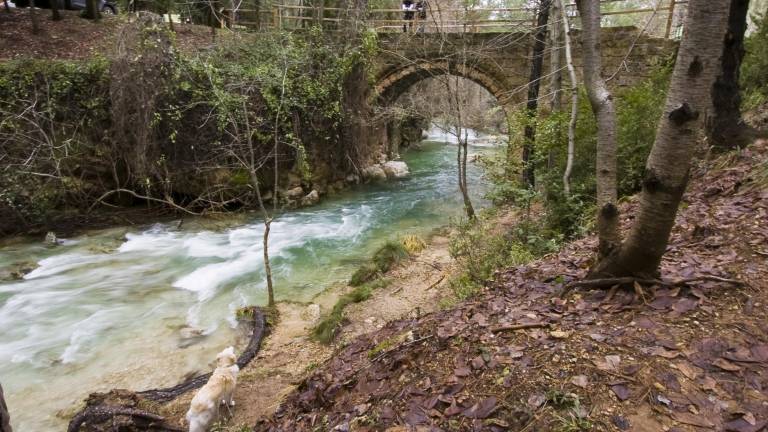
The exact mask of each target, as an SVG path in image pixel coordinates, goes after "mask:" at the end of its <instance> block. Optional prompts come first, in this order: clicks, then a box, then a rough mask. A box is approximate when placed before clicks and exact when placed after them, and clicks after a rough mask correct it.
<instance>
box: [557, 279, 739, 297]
mask: <svg viewBox="0 0 768 432" xmlns="http://www.w3.org/2000/svg"><path fill="white" fill-rule="evenodd" d="M701 281H714V282H722V283H730V284H734V285H738V286H744V285H746V282H744V281H740V280H738V279H728V278H723V277H720V276H714V275H701V276H694V277H689V278H683V279H678V280H674V281H669V280H663V279H645V278H636V277H631V276H628V277H620V278H605V279H588V280H582V281H576V282H571V283H569V284H568V285H566V286H565V287H564V288H563V290H562V292H561V293H560V297H561V298H562V297H565V296H566V295H567V294H568V293H569V292H571V291H572V290H573V289H575V288H605V287H613V286H620V285H630V284H632V285H634V284H635V283H638V284H640V285H659V286H666V287H672V286H678V285H685V284H687V283H691V282H701Z"/></svg>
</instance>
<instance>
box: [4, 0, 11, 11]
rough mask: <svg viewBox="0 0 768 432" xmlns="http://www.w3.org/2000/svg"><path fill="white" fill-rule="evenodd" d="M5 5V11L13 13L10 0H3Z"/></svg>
mask: <svg viewBox="0 0 768 432" xmlns="http://www.w3.org/2000/svg"><path fill="white" fill-rule="evenodd" d="M3 5H4V6H5V12H6V13H11V5H9V4H8V0H3Z"/></svg>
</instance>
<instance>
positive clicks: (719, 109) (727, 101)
mask: <svg viewBox="0 0 768 432" xmlns="http://www.w3.org/2000/svg"><path fill="white" fill-rule="evenodd" d="M730 5H731V6H730V11H729V14H728V34H727V37H726V38H725V39H724V40H723V58H722V62H721V65H720V68H721V69H720V74H719V75H718V76H717V80H716V81H715V86H714V88H713V89H712V104H713V107H714V112H713V115H712V117H711V120H710V121H709V122H708V123H707V138H708V139H709V144H710V145H713V146H714V147H716V148H720V149H730V148H735V147H741V146H744V145H746V144H748V143H749V140H750V139H751V138H752V137H753V136H754V131H752V129H751V128H750V127H749V125H747V124H746V123H745V122H744V120H743V119H742V118H741V92H740V88H739V69H741V61H742V59H743V58H744V33H745V32H746V31H747V12H748V11H749V0H730Z"/></svg>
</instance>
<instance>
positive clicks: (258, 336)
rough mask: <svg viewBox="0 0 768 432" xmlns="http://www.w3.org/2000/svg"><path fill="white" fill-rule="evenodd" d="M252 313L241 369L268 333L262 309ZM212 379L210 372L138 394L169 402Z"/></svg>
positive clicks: (252, 309)
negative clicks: (249, 332) (249, 336)
mask: <svg viewBox="0 0 768 432" xmlns="http://www.w3.org/2000/svg"><path fill="white" fill-rule="evenodd" d="M251 311H252V314H253V323H252V325H253V332H252V333H251V340H250V341H249V342H248V346H247V347H246V348H245V351H243V352H242V353H241V354H240V357H239V358H238V359H237V366H238V367H239V368H240V369H242V368H244V367H245V366H247V365H248V363H250V362H251V360H253V358H254V357H256V354H258V352H259V349H260V347H261V341H262V339H264V336H265V333H266V320H265V318H264V313H263V312H262V311H261V309H260V308H257V307H254V308H251ZM210 377H211V373H210V372H209V373H207V374H204V375H199V376H196V377H194V378H192V379H191V380H189V381H186V382H183V383H181V384H178V385H175V386H173V387H168V388H163V389H152V390H145V391H140V392H137V394H138V395H139V396H142V397H144V398H146V399H149V400H152V401H155V402H168V401H170V400H173V399H175V398H177V397H178V396H180V395H182V394H184V393H186V392H188V391H190V390H194V389H197V388H200V387H202V386H203V385H205V383H207V382H208V378H210Z"/></svg>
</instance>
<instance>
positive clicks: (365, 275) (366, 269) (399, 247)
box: [349, 241, 410, 286]
mask: <svg viewBox="0 0 768 432" xmlns="http://www.w3.org/2000/svg"><path fill="white" fill-rule="evenodd" d="M409 256H410V254H409V252H408V249H407V248H406V247H405V246H404V244H403V243H402V242H397V241H388V242H386V243H384V245H383V246H381V247H380V248H379V249H378V250H377V251H376V252H375V253H374V254H373V257H372V258H371V262H367V263H365V264H363V265H361V266H360V268H358V269H357V270H356V271H355V272H354V273H353V274H352V277H351V278H350V279H349V284H350V285H352V286H361V285H362V284H364V283H366V282H368V281H371V280H373V279H375V278H376V277H378V276H379V275H381V274H383V273H386V272H388V271H389V270H390V269H392V267H394V266H395V265H397V264H399V263H400V262H402V261H403V260H404V259H406V258H408V257H409Z"/></svg>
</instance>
